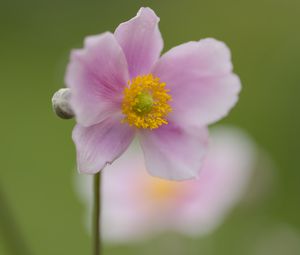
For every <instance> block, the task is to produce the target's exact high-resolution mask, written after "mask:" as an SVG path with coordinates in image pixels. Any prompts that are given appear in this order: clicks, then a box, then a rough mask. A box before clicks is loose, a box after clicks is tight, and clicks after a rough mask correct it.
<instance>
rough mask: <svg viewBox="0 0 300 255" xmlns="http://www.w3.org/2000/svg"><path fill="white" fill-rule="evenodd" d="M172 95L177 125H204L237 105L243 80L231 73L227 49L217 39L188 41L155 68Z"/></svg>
mask: <svg viewBox="0 0 300 255" xmlns="http://www.w3.org/2000/svg"><path fill="white" fill-rule="evenodd" d="M153 73H154V75H156V76H157V77H159V78H160V79H161V81H163V82H165V83H166V84H167V87H168V88H169V89H170V90H171V91H170V94H171V95H172V98H173V100H172V103H171V105H172V109H173V112H172V113H171V114H170V115H169V119H170V120H171V121H174V122H176V123H180V122H184V123H188V124H189V125H197V126H203V125H207V124H210V123H213V122H215V121H217V120H219V119H221V118H222V117H224V116H225V115H226V114H227V113H228V111H229V110H230V109H231V108H232V107H233V106H234V104H235V103H236V101H237V99H238V93H239V91H240V80H239V78H238V77H237V76H236V75H235V74H233V73H232V64H231V60H230V52H229V49H228V48H227V46H226V45H225V44H224V43H222V42H219V41H217V40H214V39H204V40H200V41H199V42H189V43H185V44H182V45H180V46H177V47H175V48H173V49H171V50H170V51H168V52H167V53H166V54H164V55H163V56H162V57H161V59H160V60H159V61H158V63H157V64H156V66H155V67H154V69H153Z"/></svg>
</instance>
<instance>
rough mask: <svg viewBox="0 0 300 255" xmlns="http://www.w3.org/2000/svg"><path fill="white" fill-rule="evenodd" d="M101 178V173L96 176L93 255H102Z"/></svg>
mask: <svg viewBox="0 0 300 255" xmlns="http://www.w3.org/2000/svg"><path fill="white" fill-rule="evenodd" d="M100 211H101V176H100V173H97V174H95V175H94V209H93V226H92V227H93V236H94V240H93V255H101V234H100V220H101V215H100Z"/></svg>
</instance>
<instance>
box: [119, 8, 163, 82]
mask: <svg viewBox="0 0 300 255" xmlns="http://www.w3.org/2000/svg"><path fill="white" fill-rule="evenodd" d="M158 22H159V18H158V17H157V16H156V14H155V12H154V11H153V10H152V9H150V8H141V9H140V10H139V11H138V13H137V15H136V16H135V17H134V18H132V19H131V20H129V21H127V22H124V23H122V24H120V25H119V26H118V27H117V29H116V31H115V36H116V39H117V41H118V42H119V44H120V45H121V47H122V49H123V51H124V53H125V56H126V59H127V63H128V68H129V73H130V77H131V78H134V77H135V76H137V75H142V74H147V73H149V72H150V70H151V67H152V66H153V65H154V63H155V62H156V61H157V59H158V58H159V55H160V52H161V50H162V48H163V40H162V37H161V34H160V31H159V28H158Z"/></svg>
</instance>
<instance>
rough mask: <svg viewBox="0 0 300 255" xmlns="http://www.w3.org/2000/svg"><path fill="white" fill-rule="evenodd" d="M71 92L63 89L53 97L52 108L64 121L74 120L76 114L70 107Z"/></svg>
mask: <svg viewBox="0 0 300 255" xmlns="http://www.w3.org/2000/svg"><path fill="white" fill-rule="evenodd" d="M70 98H71V90H70V89H68V88H63V89H60V90H58V91H56V92H55V93H54V95H53V97H52V107H53V110H54V112H55V113H56V115H57V116H58V117H60V118H62V119H72V118H73V117H74V112H73V110H72V108H71V106H70Z"/></svg>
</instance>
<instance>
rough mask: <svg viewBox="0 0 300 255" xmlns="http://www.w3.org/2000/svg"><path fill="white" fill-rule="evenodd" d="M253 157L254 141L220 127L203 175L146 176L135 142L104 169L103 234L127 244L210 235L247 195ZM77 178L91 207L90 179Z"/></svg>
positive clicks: (110, 239) (81, 192)
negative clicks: (157, 236) (161, 235)
mask: <svg viewBox="0 0 300 255" xmlns="http://www.w3.org/2000/svg"><path fill="white" fill-rule="evenodd" d="M255 159H256V150H255V145H254V144H253V142H252V141H251V140H250V139H249V138H248V137H247V136H246V135H245V134H243V133H242V132H241V131H239V130H237V129H234V128H219V129H217V130H215V131H214V132H213V133H212V143H211V145H210V147H209V151H208V155H207V157H206V159H205V161H204V166H203V169H202V171H201V173H200V176H199V179H197V180H190V181H185V182H174V181H168V180H162V179H159V178H155V177H151V176H149V175H147V174H146V170H145V164H144V162H143V156H142V155H141V153H140V152H139V150H136V148H135V147H134V146H131V147H130V149H129V150H127V152H126V153H125V154H124V155H123V156H122V157H121V158H120V159H118V160H117V161H116V162H115V163H114V164H113V165H111V166H108V167H107V168H106V169H105V170H104V171H103V189H102V195H103V207H102V208H103V214H102V222H103V223H102V231H103V236H104V238H105V239H106V240H107V241H116V242H126V241H130V240H136V239H139V238H143V237H145V236H147V235H150V234H153V233H158V232H161V231H166V230H170V231H172V230H173V231H178V232H181V233H185V234H190V235H200V234H207V233H210V232H211V231H213V230H214V229H215V228H216V227H217V226H218V225H219V224H220V223H221V222H222V221H223V219H224V217H225V216H226V214H227V213H228V212H229V211H230V210H231V208H232V207H233V206H234V205H235V204H236V203H237V202H238V201H239V200H240V198H241V196H242V195H243V194H244V191H245V190H246V189H247V184H248V181H249V180H250V177H251V175H252V172H253V170H254V164H255ZM170 170H172V169H170ZM76 178H77V188H78V189H79V194H80V195H81V197H82V200H83V201H85V202H88V203H87V204H88V208H90V209H91V201H89V200H90V199H91V197H92V196H91V195H92V177H91V176H83V175H79V176H78V175H77V177H76ZM89 215H90V214H89Z"/></svg>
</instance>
